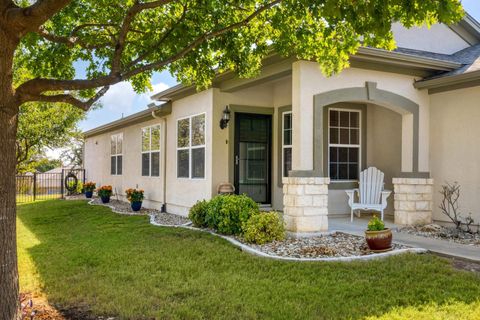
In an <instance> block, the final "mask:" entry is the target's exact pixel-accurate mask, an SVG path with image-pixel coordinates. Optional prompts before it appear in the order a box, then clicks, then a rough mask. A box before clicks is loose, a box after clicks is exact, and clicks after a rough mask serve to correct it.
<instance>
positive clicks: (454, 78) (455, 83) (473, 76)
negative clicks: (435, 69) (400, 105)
mask: <svg viewBox="0 0 480 320" xmlns="http://www.w3.org/2000/svg"><path fill="white" fill-rule="evenodd" d="M479 81H480V70H476V71H472V72H467V73H462V74H456V75H451V76H445V77H440V78H434V79H429V80H420V81H416V82H414V84H413V86H414V87H415V88H416V89H439V88H443V87H450V88H447V89H446V90H443V91H448V90H449V89H450V90H454V89H457V88H459V86H462V85H463V86H464V87H468V86H469V85H468V84H469V83H470V86H475V85H478V82H479ZM472 82H473V83H472Z"/></svg>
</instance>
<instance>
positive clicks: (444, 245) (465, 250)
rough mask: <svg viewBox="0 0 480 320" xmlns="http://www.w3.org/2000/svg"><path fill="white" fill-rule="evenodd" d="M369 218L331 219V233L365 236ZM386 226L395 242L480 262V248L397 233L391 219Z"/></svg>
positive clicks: (329, 221) (386, 222)
mask: <svg viewBox="0 0 480 320" xmlns="http://www.w3.org/2000/svg"><path fill="white" fill-rule="evenodd" d="M368 220H369V217H368V216H365V215H364V216H363V217H361V218H357V217H354V219H353V222H350V217H348V218H345V217H341V218H329V219H328V225H329V230H330V231H341V232H345V233H350V234H354V235H358V236H364V235H365V233H364V231H365V229H366V228H367V224H368ZM385 226H386V227H388V228H390V229H392V231H393V241H394V242H396V243H399V244H404V245H406V246H410V247H416V248H424V249H427V250H429V251H432V252H435V253H437V254H440V255H446V256H452V257H457V258H461V259H468V260H473V261H476V262H480V247H478V246H469V245H464V244H459V243H455V242H450V241H447V240H440V239H431V238H427V237H421V236H415V235H412V234H408V233H400V232H396V230H397V228H398V226H397V225H395V224H394V223H393V222H392V220H391V218H388V217H386V218H385Z"/></svg>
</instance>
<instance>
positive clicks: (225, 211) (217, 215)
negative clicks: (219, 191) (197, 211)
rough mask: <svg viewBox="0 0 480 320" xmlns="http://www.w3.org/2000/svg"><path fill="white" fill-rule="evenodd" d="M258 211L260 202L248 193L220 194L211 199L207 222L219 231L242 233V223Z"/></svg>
mask: <svg viewBox="0 0 480 320" xmlns="http://www.w3.org/2000/svg"><path fill="white" fill-rule="evenodd" d="M258 211H259V209H258V204H257V203H256V202H255V201H253V200H252V199H251V198H249V197H247V196H246V195H218V196H216V197H214V198H213V199H212V200H210V203H209V205H208V209H207V216H206V218H205V222H206V225H207V226H208V227H210V228H212V229H215V230H216V231H217V232H219V233H222V234H241V233H242V225H243V224H244V223H245V222H247V220H248V219H249V218H250V216H251V215H252V214H254V213H257V212H258Z"/></svg>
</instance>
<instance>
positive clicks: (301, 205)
mask: <svg viewBox="0 0 480 320" xmlns="http://www.w3.org/2000/svg"><path fill="white" fill-rule="evenodd" d="M282 181H283V207H284V208H283V219H284V221H285V229H286V230H287V231H290V232H296V233H314V232H324V231H328V184H329V183H330V178H311V177H308V178H306V177H305V178H304V177H284V178H283V179H282Z"/></svg>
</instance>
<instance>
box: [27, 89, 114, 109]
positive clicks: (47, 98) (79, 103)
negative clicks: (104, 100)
mask: <svg viewBox="0 0 480 320" xmlns="http://www.w3.org/2000/svg"><path fill="white" fill-rule="evenodd" d="M108 89H109V86H105V87H103V88H101V89H100V90H99V91H98V92H97V93H96V94H95V96H93V97H92V98H90V99H89V100H87V101H83V100H80V99H78V98H75V97H74V96H72V95H71V94H68V93H64V94H55V95H44V94H40V95H29V96H27V97H26V99H27V100H26V102H28V101H40V102H50V103H55V102H63V103H68V104H71V105H74V106H75V107H78V108H80V109H82V110H84V111H88V109H89V108H90V107H91V106H92V105H93V104H94V103H95V102H97V101H98V99H100V98H101V97H102V96H103V95H104V94H105V93H107V91H108Z"/></svg>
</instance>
